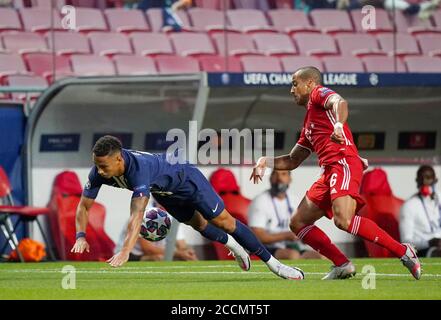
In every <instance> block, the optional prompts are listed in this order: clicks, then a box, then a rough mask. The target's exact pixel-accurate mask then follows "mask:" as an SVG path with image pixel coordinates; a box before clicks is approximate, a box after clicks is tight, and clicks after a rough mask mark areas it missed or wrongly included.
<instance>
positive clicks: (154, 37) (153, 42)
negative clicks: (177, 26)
mask: <svg viewBox="0 0 441 320" xmlns="http://www.w3.org/2000/svg"><path fill="white" fill-rule="evenodd" d="M130 38H131V39H132V45H133V49H134V50H135V53H136V54H138V55H143V56H147V55H149V56H150V55H152V56H155V55H170V54H174V53H175V51H174V50H173V46H172V44H171V42H170V39H169V38H168V37H167V35H166V34H164V33H154V32H151V33H150V32H148V33H147V32H134V33H132V34H131V35H130Z"/></svg>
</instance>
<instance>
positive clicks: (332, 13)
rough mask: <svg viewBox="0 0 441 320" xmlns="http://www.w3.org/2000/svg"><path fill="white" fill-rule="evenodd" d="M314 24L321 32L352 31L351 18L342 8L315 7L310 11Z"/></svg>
mask: <svg viewBox="0 0 441 320" xmlns="http://www.w3.org/2000/svg"><path fill="white" fill-rule="evenodd" d="M310 16H311V19H312V22H313V24H314V26H315V27H316V28H318V29H320V30H322V32H325V33H330V34H335V33H339V32H354V27H353V26H352V22H351V18H350V17H349V14H348V13H347V12H346V11H344V10H335V9H315V10H312V11H311V13H310Z"/></svg>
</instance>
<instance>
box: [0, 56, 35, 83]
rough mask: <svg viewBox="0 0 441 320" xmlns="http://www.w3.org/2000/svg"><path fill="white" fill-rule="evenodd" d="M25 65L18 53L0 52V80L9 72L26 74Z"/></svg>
mask: <svg viewBox="0 0 441 320" xmlns="http://www.w3.org/2000/svg"><path fill="white" fill-rule="evenodd" d="M28 73H29V72H28V71H27V69H26V65H25V63H24V61H23V59H22V57H21V56H20V55H19V54H16V53H0V80H1V79H2V77H4V76H6V75H10V74H28Z"/></svg>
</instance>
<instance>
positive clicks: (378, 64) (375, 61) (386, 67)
mask: <svg viewBox="0 0 441 320" xmlns="http://www.w3.org/2000/svg"><path fill="white" fill-rule="evenodd" d="M361 59H362V60H363V62H364V65H365V67H366V71H367V72H406V66H405V65H404V63H403V62H402V61H401V59H398V58H396V57H395V58H394V57H382V56H376V57H375V56H368V57H363V58H361ZM395 61H396V64H397V70H395Z"/></svg>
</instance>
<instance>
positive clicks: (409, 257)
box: [400, 243, 421, 280]
mask: <svg viewBox="0 0 441 320" xmlns="http://www.w3.org/2000/svg"><path fill="white" fill-rule="evenodd" d="M403 245H405V246H406V253H404V256H402V257H401V259H400V260H401V262H402V263H403V265H404V266H405V267H406V268H407V269H409V271H410V273H411V274H412V275H413V277H414V278H415V279H417V280H420V278H421V263H420V260H419V259H418V257H417V255H416V252H415V249H414V248H413V247H412V245H410V244H409V243H403Z"/></svg>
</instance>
